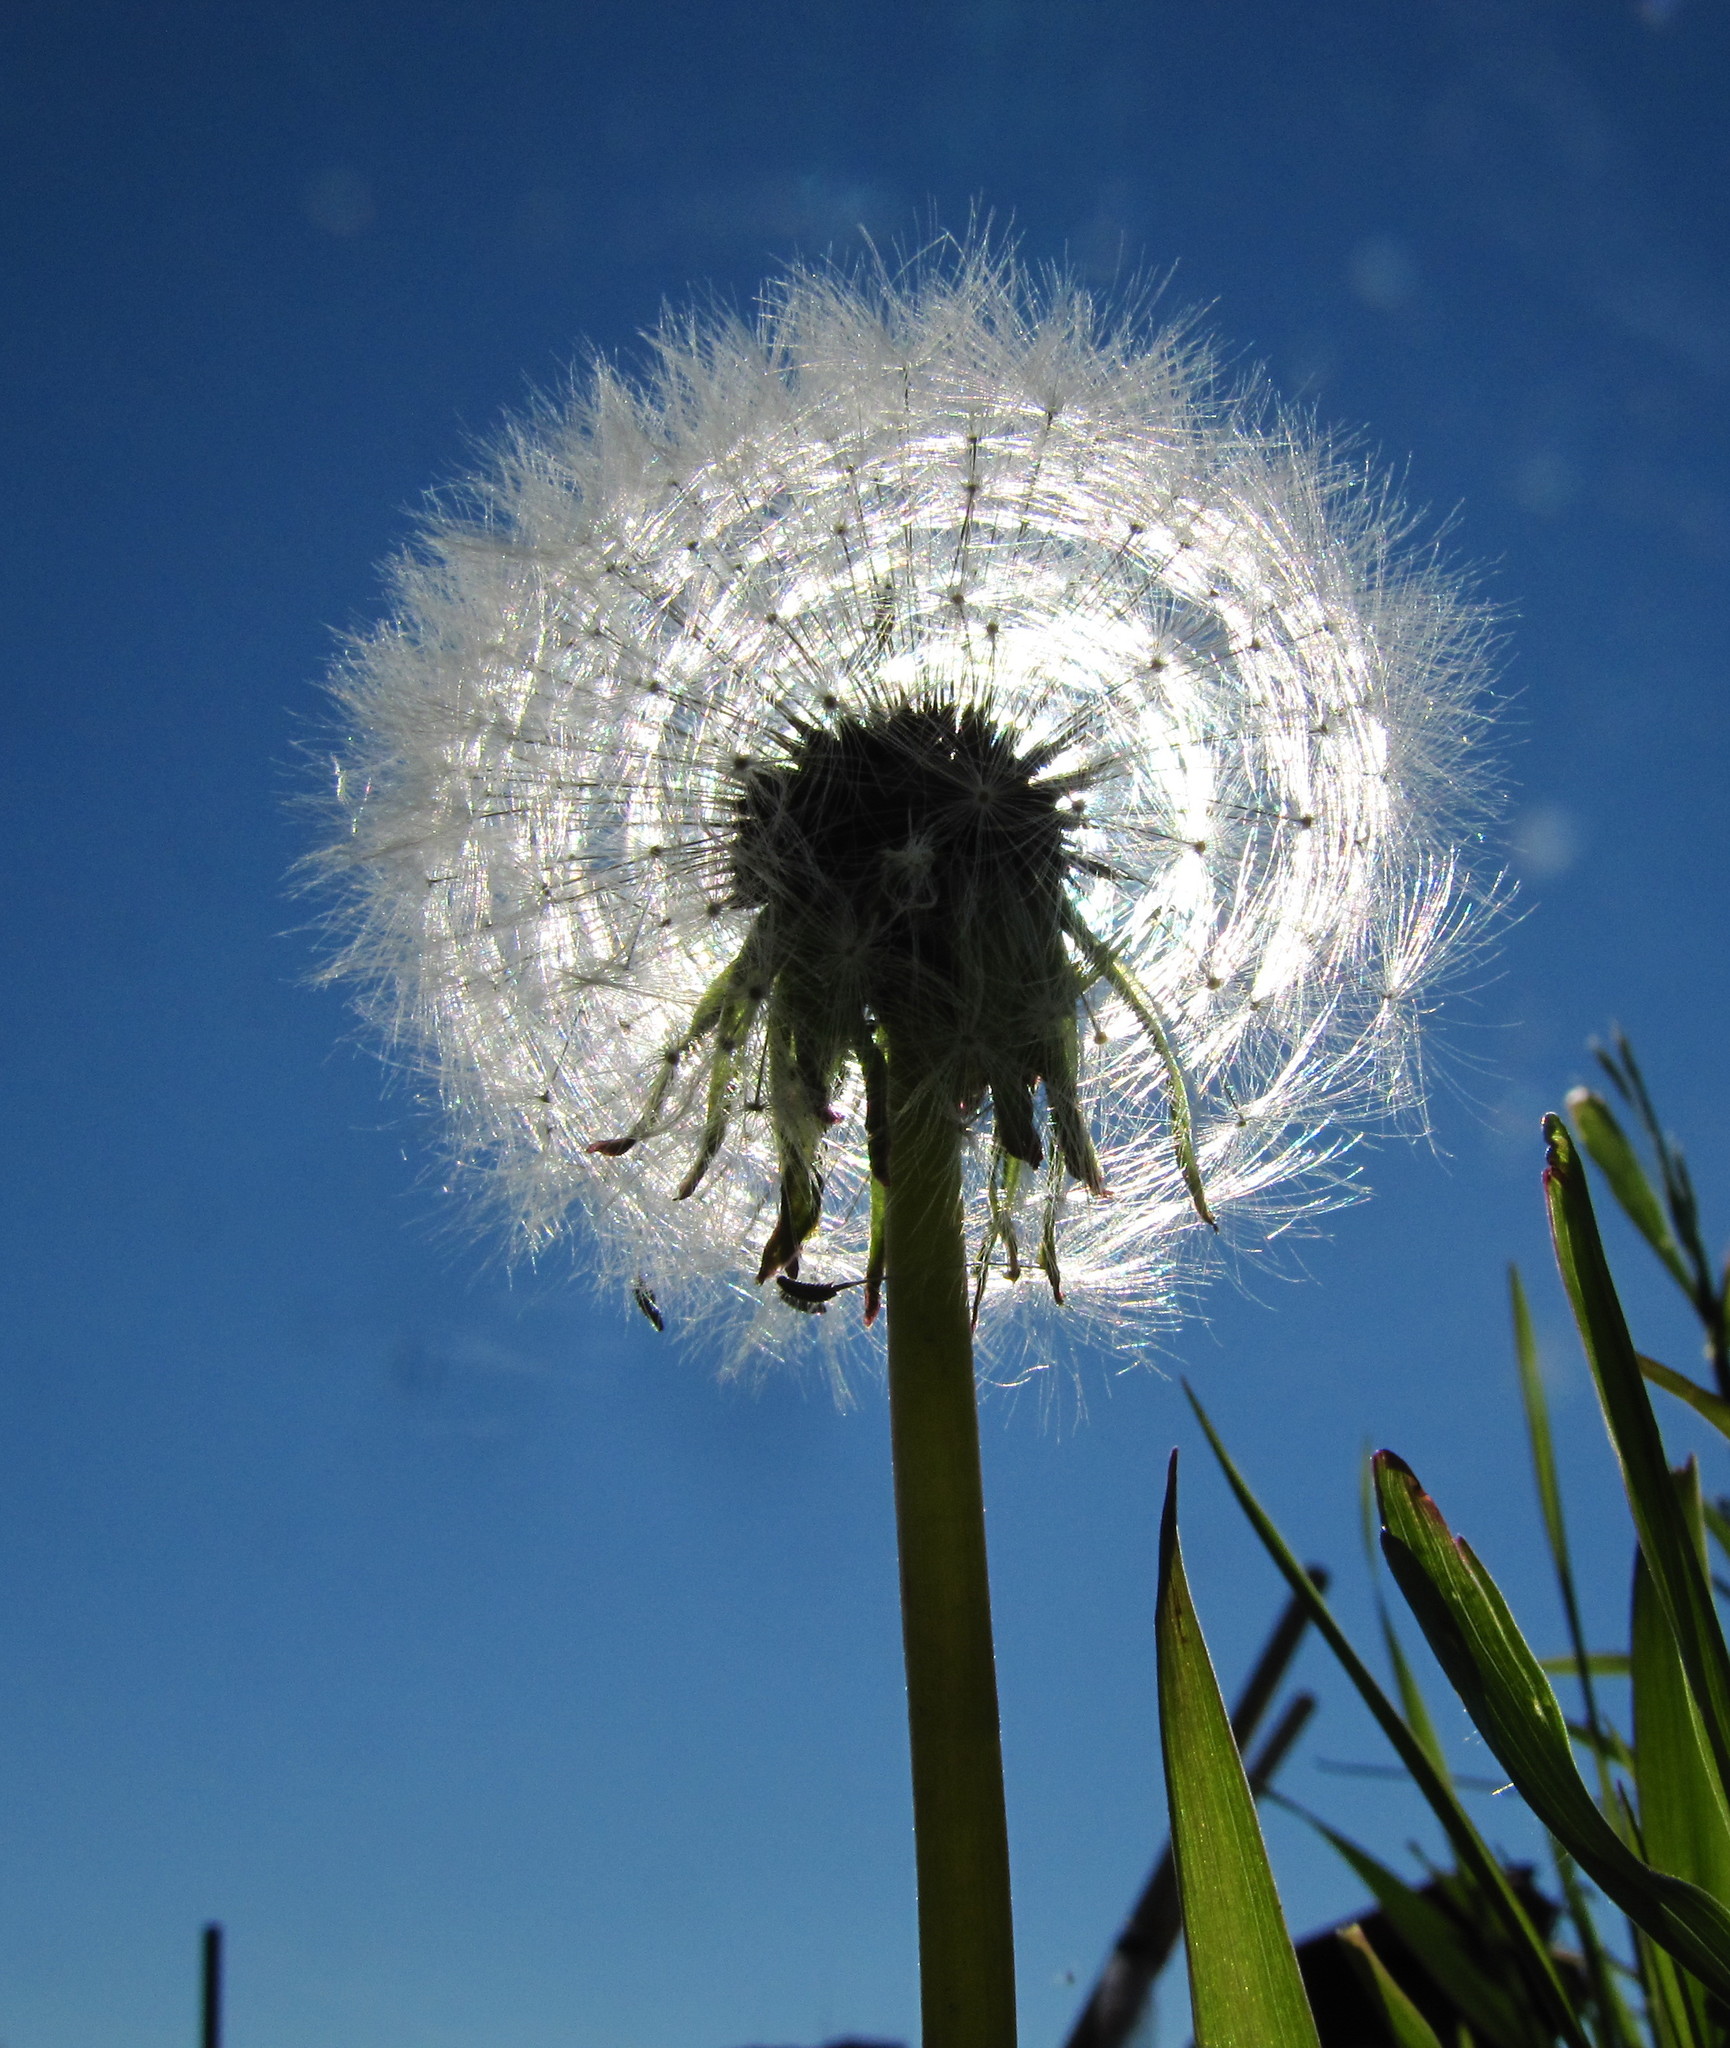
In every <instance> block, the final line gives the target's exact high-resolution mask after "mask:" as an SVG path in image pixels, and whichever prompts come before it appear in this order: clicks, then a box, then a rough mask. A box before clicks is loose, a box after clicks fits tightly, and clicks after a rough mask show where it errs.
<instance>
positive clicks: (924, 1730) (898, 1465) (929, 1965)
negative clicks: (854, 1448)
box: [884, 1044, 1015, 2048]
mask: <svg viewBox="0 0 1730 2048" xmlns="http://www.w3.org/2000/svg"><path fill="white" fill-rule="evenodd" d="M922 1079H925V1080H926V1086H925V1087H923V1088H922V1087H921V1086H920V1082H921V1080H922ZM884 1240H885V1253H886V1261H887V1269H888V1273H887V1277H888V1310H889V1416H890V1427H891V1432H892V1436H893V1440H894V1458H895V1519H896V1528H897V1533H898V1536H899V1540H900V1549H901V1625H902V1634H903V1640H904V1643H905V1646H906V1655H907V1718H908V1726H909V1731H910V1734H911V1737H912V1749H913V1828H914V1838H915V1847H916V1855H917V1861H918V1873H919V1970H920V2007H921V2013H922V2016H923V2025H924V2048H1014V2042H1015V1949H1014V1939H1013V1935H1012V1932H1011V1927H1010V1913H1009V1839H1008V1831H1007V1828H1006V1826H1005V1822H1004V1811H1003V1753H1002V1746H1001V1742H1000V1740H999V1736H998V1726H997V1672H996V1665H995V1663H994V1660H993V1657H992V1650H991V1594H990V1587H989V1584H988V1581H987V1578H986V1567H985V1496H984V1489H983V1487H982V1485H981V1482H980V1472H979V1415H978V1408H977V1404H976V1401H975V1395H974V1385H973V1341H972V1334H971V1331H970V1329H969V1326H968V1301H967V1260H966V1247H965V1244H964V1241H963V1237H962V1229H961V1136H960V1130H959V1128H958V1126H957V1123H956V1119H955V1113H954V1109H953V1107H952V1106H951V1105H947V1104H945V1103H944V1102H943V1100H942V1099H941V1097H940V1096H939V1095H937V1094H936V1093H935V1092H934V1091H933V1090H932V1089H931V1087H930V1085H929V1081H928V1078H927V1077H926V1076H924V1075H922V1073H921V1071H920V1067H919V1065H918V1064H917V1063H916V1060H915V1061H910V1060H909V1059H908V1057H907V1056H906V1054H905V1053H902V1054H901V1056H900V1057H897V1049H896V1047H895V1046H894V1045H893V1044H892V1045H891V1046H890V1049H889V1187H888V1193H887V1202H886V1209H885V1216H884Z"/></svg>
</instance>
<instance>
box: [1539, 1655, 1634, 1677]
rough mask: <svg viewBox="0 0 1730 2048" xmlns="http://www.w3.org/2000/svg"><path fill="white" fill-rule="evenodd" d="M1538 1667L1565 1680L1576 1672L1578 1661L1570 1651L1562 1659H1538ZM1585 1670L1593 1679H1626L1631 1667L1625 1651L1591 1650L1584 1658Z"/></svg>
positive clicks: (1578, 1666)
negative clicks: (1569, 1674)
mask: <svg viewBox="0 0 1730 2048" xmlns="http://www.w3.org/2000/svg"><path fill="white" fill-rule="evenodd" d="M1538 1664H1539V1667H1540V1668H1541V1669H1542V1670H1545V1671H1548V1672H1551V1673H1553V1674H1554V1675H1555V1676H1556V1677H1558V1678H1565V1677H1566V1676H1567V1675H1568V1673H1569V1672H1571V1671H1578V1670H1579V1668H1580V1660H1579V1658H1578V1657H1576V1656H1575V1655H1574V1653H1573V1651H1572V1650H1570V1651H1569V1652H1568V1653H1567V1655H1566V1656H1564V1657H1540V1658H1539V1659H1538ZM1586 1668H1587V1669H1588V1670H1589V1671H1590V1672H1591V1674H1592V1676H1593V1677H1594V1678H1626V1677H1627V1676H1628V1673H1629V1672H1630V1671H1631V1670H1632V1669H1633V1666H1632V1665H1631V1664H1630V1663H1629V1661H1628V1653H1627V1651H1626V1650H1593V1651H1591V1652H1590V1653H1589V1654H1588V1655H1587V1658H1586Z"/></svg>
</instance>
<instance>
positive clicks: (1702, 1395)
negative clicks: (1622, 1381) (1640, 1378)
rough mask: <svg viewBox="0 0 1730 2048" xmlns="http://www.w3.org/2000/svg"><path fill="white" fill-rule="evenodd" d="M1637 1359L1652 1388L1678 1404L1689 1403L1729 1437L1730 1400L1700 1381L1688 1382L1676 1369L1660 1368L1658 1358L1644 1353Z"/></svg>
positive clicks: (1687, 1378)
mask: <svg viewBox="0 0 1730 2048" xmlns="http://www.w3.org/2000/svg"><path fill="white" fill-rule="evenodd" d="M1637 1356H1638V1358H1639V1361H1640V1370H1641V1371H1642V1372H1643V1373H1644V1374H1645V1375H1646V1377H1647V1379H1649V1380H1650V1381H1651V1382H1652V1384H1653V1386H1655V1387H1662V1388H1663V1389H1664V1391H1665V1393H1667V1394H1674V1395H1675V1396H1676V1398H1677V1400H1678V1401H1686V1402H1687V1404H1688V1406H1689V1407H1690V1408H1692V1409H1693V1411H1694V1413H1695V1414H1696V1415H1699V1416H1703V1417H1704V1418H1705V1419H1706V1421H1708V1422H1709V1423H1711V1425H1712V1427H1713V1428H1714V1429H1715V1430H1717V1431H1718V1433H1719V1435H1720V1436H1730V1401H1726V1400H1724V1399H1722V1398H1721V1397H1720V1396H1719V1395H1717V1394H1709V1393H1708V1392H1707V1391H1706V1389H1705V1388H1704V1387H1703V1386H1701V1385H1700V1384H1699V1383H1698V1381H1695V1380H1691V1379H1689V1377H1688V1376H1687V1374H1686V1373H1680V1372H1678V1371H1677V1370H1676V1369H1675V1367H1674V1366H1670V1365H1660V1364H1659V1363H1658V1361H1657V1359H1655V1358H1648V1357H1647V1356H1646V1354H1645V1353H1644V1352H1643V1351H1642V1352H1640V1353H1638V1354H1637Z"/></svg>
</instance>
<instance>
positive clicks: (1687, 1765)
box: [1632, 1473, 1730, 1907]
mask: <svg viewBox="0 0 1730 2048" xmlns="http://www.w3.org/2000/svg"><path fill="white" fill-rule="evenodd" d="M1692 1479H1693V1474H1692V1473H1686V1474H1685V1475H1684V1477H1683V1480H1682V1484H1683V1485H1684V1486H1688V1485H1689V1482H1690V1480H1692ZM1691 1491H1692V1492H1693V1494H1694V1496H1695V1500H1696V1502H1697V1499H1698V1483H1697V1481H1695V1482H1694V1484H1693V1485H1692V1488H1691ZM1633 1610H1634V1611H1633V1631H1632V1634H1633V1663H1634V1757H1635V1782H1636V1784H1637V1785H1638V1787H1639V1792H1640V1834H1641V1839H1642V1842H1643V1843H1644V1846H1645V1853H1646V1856H1647V1858H1648V1859H1649V1860H1650V1861H1651V1862H1652V1863H1653V1864H1655V1865H1656V1866H1657V1868H1658V1869H1660V1870H1667V1871H1669V1872H1670V1874H1671V1876H1673V1877H1685V1878H1687V1880H1688V1881H1689V1883H1690V1884H1697V1885H1698V1886H1699V1887H1700V1888H1701V1890H1702V1891H1707V1892H1710V1893H1711V1894H1712V1896H1713V1897H1714V1898H1715V1899H1717V1900H1718V1901H1719V1903H1720V1904H1721V1905H1724V1906H1726V1907H1730V1807H1727V1806H1726V1803H1725V1799H1724V1788H1723V1787H1722V1785H1720V1784H1719V1782H1718V1774H1717V1772H1716V1771H1715V1770H1714V1769H1713V1767H1712V1754H1711V1751H1710V1749H1709V1748H1708V1746H1707V1742H1706V1732H1705V1730H1704V1729H1703V1728H1702V1727H1701V1725H1700V1713H1699V1709H1698V1708H1697V1707H1696V1706H1695V1704H1694V1700H1693V1697H1692V1695H1691V1694H1690V1692H1689V1690H1688V1681H1687V1676H1686V1674H1685V1673H1684V1671H1683V1669H1682V1660H1681V1658H1680V1657H1679V1656H1678V1655H1677V1653H1676V1640H1675V1637H1674V1636H1673V1635H1672V1634H1671V1632H1670V1624H1669V1620H1668V1617H1667V1616H1666V1615H1665V1613H1664V1608H1663V1603H1662V1602H1661V1601H1660V1600H1659V1599H1658V1597H1657V1593H1656V1591H1655V1589H1654V1587H1653V1585H1652V1574H1651V1570H1650V1567H1649V1566H1648V1565H1647V1563H1646V1560H1645V1558H1644V1557H1643V1556H1642V1557H1638V1558H1636V1559H1635V1564H1634V1603H1633Z"/></svg>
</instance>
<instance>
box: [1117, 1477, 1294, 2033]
mask: <svg viewBox="0 0 1730 2048" xmlns="http://www.w3.org/2000/svg"><path fill="white" fill-rule="evenodd" d="M1155 1632H1156V1637H1157V1641H1158V1649H1159V1732H1160V1747H1161V1749H1162V1751H1163V1753H1164V1757H1165V1790H1166V1803H1167V1805H1168V1806H1169V1808H1170V1812H1171V1842H1172V1851H1173V1854H1174V1857H1175V1859H1176V1863H1177V1885H1178V1892H1179V1895H1180V1896H1181V1898H1182V1901H1183V1924H1184V1935H1185V1947H1186V1949H1187V1952H1188V1957H1189V1996H1190V2008H1191V2012H1192V2015H1193V2018H1194V2021H1195V2039H1196V2048H1321V2044H1320V2041H1319V2038H1318V2036H1317V2034H1316V2027H1315V2021H1314V2020H1313V2019H1312V2018H1311V2017H1310V2009H1309V2001H1308V1999H1307V1998H1306V1997H1305V1996H1304V1988H1303V1978H1302V1977H1301V1975H1300V1974H1299V1972H1298V1965H1297V1956H1296V1954H1295V1953H1294V1952H1293V1949H1292V1944H1291V1936H1290V1934H1288V1933H1287V1931H1286V1924H1285V1916H1284V1914H1283V1913H1282V1912H1281V1911H1280V1903H1279V1894H1278V1893H1277V1892H1276V1891H1275V1889H1274V1882H1273V1872H1272V1871H1271V1870H1270V1869H1269V1868H1268V1861H1267V1851H1266V1849H1265V1848H1264V1847H1263V1846H1262V1839H1261V1827H1260V1824H1259V1823H1258V1821H1257V1820H1256V1814H1255V1799H1254V1796H1253V1794H1252V1793H1251V1791H1250V1789H1249V1782H1248V1780H1247V1779H1246V1778H1245V1776H1244V1769H1243V1761H1242V1759H1241V1758H1240V1757H1239V1755H1238V1752H1237V1744H1236V1743H1235V1742H1234V1741H1233V1740H1232V1733H1231V1722H1230V1720H1229V1719H1228V1718H1227V1715H1226V1711H1225V1701H1224V1700H1223V1699H1222V1698H1221V1697H1220V1691H1219V1685H1218V1682H1217V1681H1216V1680H1215V1678H1214V1675H1213V1664H1212V1662H1211V1660H1210V1659H1209V1657H1208V1654H1207V1645H1206V1643H1205V1642H1204V1641H1203V1640H1202V1634H1201V1624H1200V1622H1199V1621H1198V1620H1197V1619H1196V1613H1195V1608H1194V1606H1193V1605H1192V1604H1191V1601H1190V1597H1189V1586H1188V1583H1187V1581H1186V1580H1185V1578H1184V1571H1183V1553H1182V1551H1181V1550H1180V1548H1179V1546H1178V1540H1177V1453H1176V1452H1175V1451H1174V1452H1173V1453H1172V1456H1171V1470H1170V1475H1169V1477H1168V1478H1167V1480H1166V1488H1165V1512H1164V1514H1163V1515H1162V1517H1161V1518H1160V1529H1159V1608H1158V1614H1157V1620H1156V1631H1155Z"/></svg>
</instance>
